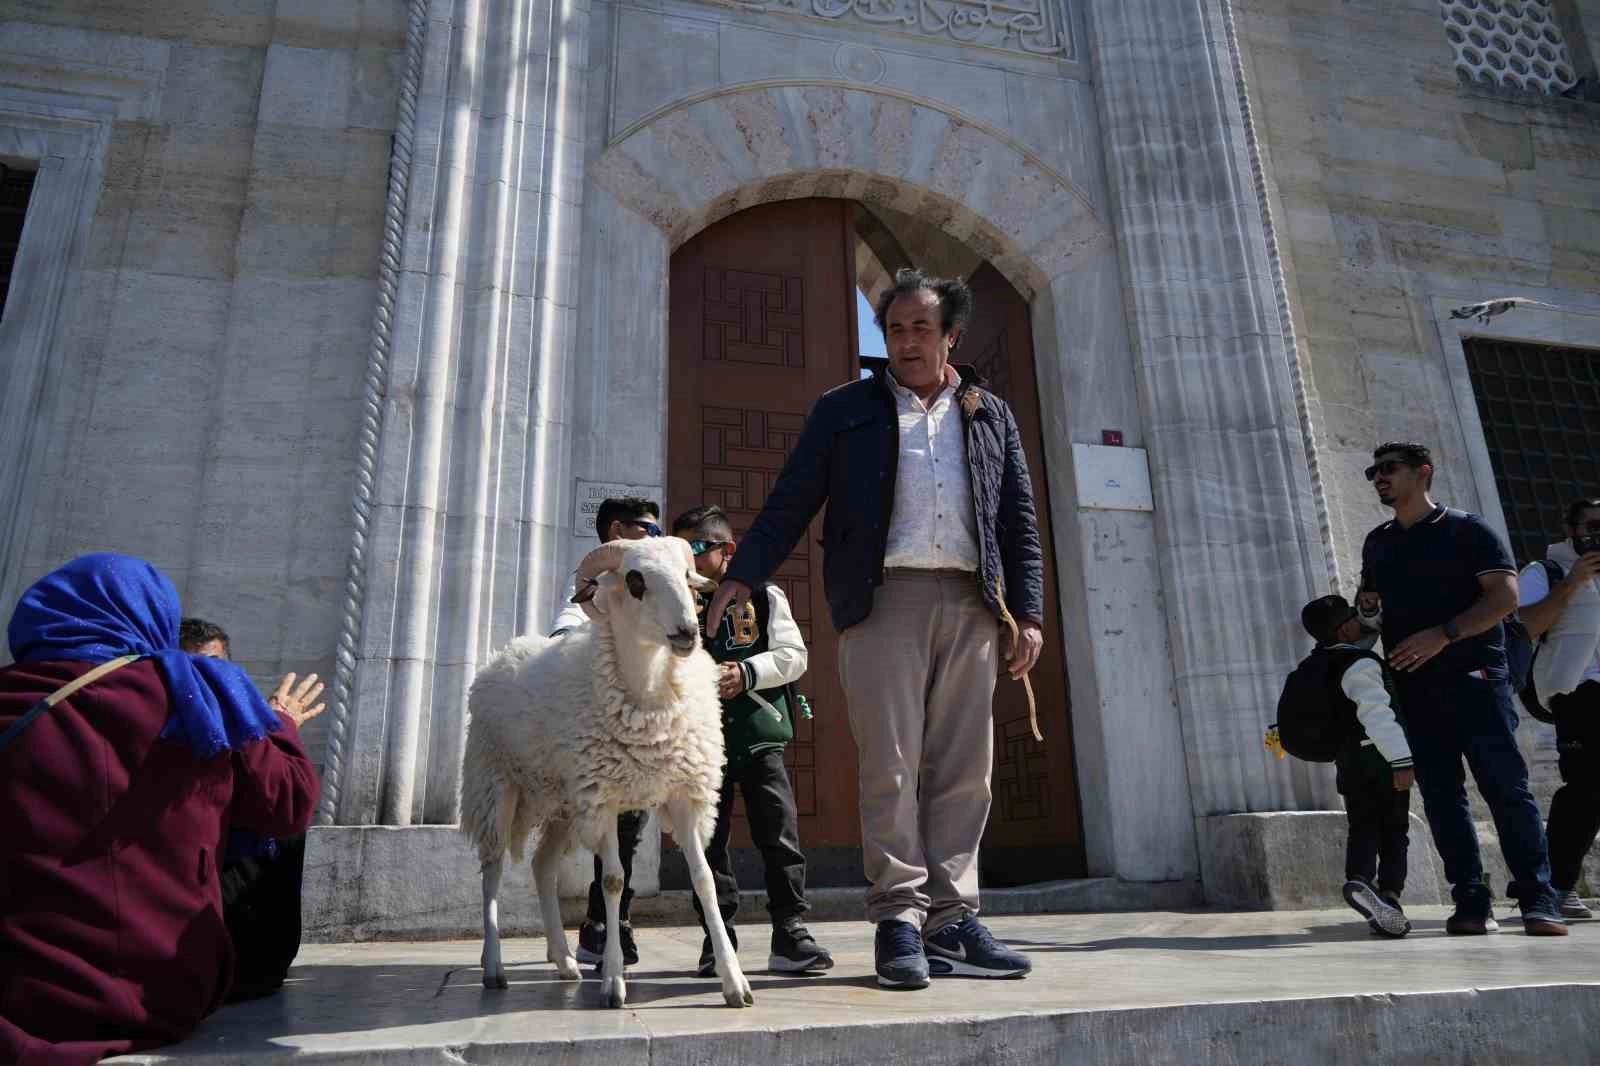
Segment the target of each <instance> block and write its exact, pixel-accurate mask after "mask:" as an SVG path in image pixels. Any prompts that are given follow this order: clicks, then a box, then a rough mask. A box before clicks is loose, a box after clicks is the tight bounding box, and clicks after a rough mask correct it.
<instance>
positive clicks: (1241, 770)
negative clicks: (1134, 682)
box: [1088, 0, 1338, 879]
mask: <svg viewBox="0 0 1600 1066" xmlns="http://www.w3.org/2000/svg"><path fill="white" fill-rule="evenodd" d="M1088 12H1089V17H1090V23H1091V32H1090V40H1091V49H1092V51H1093V59H1094V64H1095V68H1096V72H1097V88H1098V92H1099V96H1100V109H1101V124H1102V128H1103V130H1104V136H1105V140H1106V161H1107V163H1106V165H1107V170H1108V172H1109V178H1110V185H1111V188H1112V190H1113V200H1114V217H1115V219H1116V224H1117V240H1118V244H1119V247H1120V250H1121V254H1122V270H1123V279H1124V291H1125V293H1126V299H1127V314H1128V322H1129V332H1130V336H1131V340H1132V346H1131V347H1132V351H1133V354H1134V359H1135V371H1136V375H1137V380H1138V389H1139V394H1140V403H1141V406H1142V409H1143V415H1144V424H1145V433H1146V440H1147V442H1148V445H1149V449H1150V458H1151V473H1152V480H1153V488H1154V493H1155V500H1156V516H1157V523H1158V524H1157V545H1158V555H1159V558H1160V563H1161V575H1162V588H1163V593H1164V600H1165V603H1166V606H1167V609H1168V616H1169V619H1170V621H1169V632H1170V637H1171V646H1172V653H1173V663H1174V669H1175V678H1176V687H1177V693H1178V705H1179V711H1180V715H1181V718H1182V724H1183V735H1184V744H1185V746H1186V749H1187V752H1186V754H1187V759H1188V764H1189V783H1190V795H1191V797H1192V801H1193V809H1194V814H1195V815H1196V816H1197V817H1199V818H1202V819H1204V818H1205V817H1206V816H1210V815H1225V814H1231V813H1237V812H1245V811H1272V810H1290V809H1304V808H1315V807H1329V806H1335V805H1336V804H1337V799H1336V797H1335V795H1334V791H1333V788H1332V781H1331V774H1328V773H1326V772H1325V771H1324V770H1322V769H1320V768H1315V767H1309V766H1308V765H1307V764H1304V763H1299V762H1296V761H1293V760H1289V761H1285V762H1279V761H1277V760H1276V759H1274V758H1272V757H1271V756H1269V755H1268V753H1267V752H1266V751H1265V750H1264V749H1263V747H1262V734H1263V732H1264V731H1265V729H1266V727H1267V725H1268V724H1269V723H1270V722H1271V721H1272V720H1273V718H1274V714H1275V705H1276V699H1277V695H1278V692H1279V690H1280V688H1281V685H1282V679H1283V677H1284V675H1285V674H1286V673H1287V672H1288V671H1289V670H1290V669H1291V668H1292V666H1293V664H1294V663H1295V662H1296V661H1297V660H1298V659H1299V657H1300V656H1301V655H1302V654H1304V652H1305V650H1306V648H1307V646H1308V645H1309V639H1308V638H1307V637H1306V636H1305V635H1304V634H1303V633H1302V632H1301V630H1300V626H1299V608H1300V606H1301V605H1302V604H1303V603H1304V602H1305V601H1306V600H1308V599H1310V598H1311V597H1313V596H1315V595H1318V594H1321V593H1325V592H1327V591H1329V589H1330V587H1331V586H1333V585H1334V584H1335V583H1336V582H1337V580H1338V575H1337V573H1336V571H1335V569H1334V564H1333V557H1332V553H1331V551H1330V544H1329V541H1330V536H1329V533H1328V529H1327V519H1326V514H1327V508H1326V505H1325V503H1323V501H1322V493H1321V484H1320V481H1319V480H1318V477H1317V466H1316V447H1315V440H1314V438H1313V437H1312V435H1311V426H1310V422H1309V418H1308V416H1307V414H1306V408H1305V403H1304V395H1303V389H1302V387H1301V384H1300V378H1299V367H1298V363H1297V353H1296V350H1295V343H1294V336H1293V332H1292V324H1291V322H1290V318H1289V314H1288V310H1287V303H1286V301H1285V299H1284V288H1283V278H1282V272H1281V267H1280V264H1279V262H1278V258H1277V252H1276V247H1275V242H1274V240H1273V236H1272V228H1271V216H1270V214H1269V205H1268V201H1267V198H1266V196H1265V189H1264V187H1263V186H1262V184H1261V182H1262V176H1261V168H1260V159H1259V156H1258V155H1257V152H1256V145H1255V142H1254V135H1253V131H1252V129H1251V126H1250V117H1249V110H1248V94H1247V87H1246V86H1245V85H1244V83H1243V76H1242V72H1241V68H1240V66H1239V64H1238V61H1237V54H1236V45H1235V42H1234V39H1233V28H1232V14H1231V10H1230V7H1229V4H1228V2H1227V0H1090V2H1089V3H1088ZM1202 825H1203V823H1202ZM1203 836H1204V833H1202V837H1203ZM1208 879H1209V878H1208Z"/></svg>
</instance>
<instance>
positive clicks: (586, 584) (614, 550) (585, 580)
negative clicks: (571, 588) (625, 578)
mask: <svg viewBox="0 0 1600 1066" xmlns="http://www.w3.org/2000/svg"><path fill="white" fill-rule="evenodd" d="M621 566H622V545H620V544H615V543H612V544H602V545H600V547H598V548H596V549H595V550H594V551H592V552H590V553H589V554H588V555H585V556H584V557H583V562H581V563H579V564H578V574H577V586H578V587H577V591H576V592H574V593H573V596H572V602H573V603H588V602H589V601H590V600H592V599H594V594H595V589H596V585H595V579H596V578H598V577H599V576H600V575H601V574H607V573H610V572H612V571H613V570H616V569H618V568H620V567H621Z"/></svg>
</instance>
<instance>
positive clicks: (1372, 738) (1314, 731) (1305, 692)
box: [1275, 596, 1415, 937]
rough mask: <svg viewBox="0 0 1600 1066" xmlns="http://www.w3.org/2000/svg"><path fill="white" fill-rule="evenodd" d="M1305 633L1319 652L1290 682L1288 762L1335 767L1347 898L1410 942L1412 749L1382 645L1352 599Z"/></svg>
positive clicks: (1285, 725) (1325, 611)
mask: <svg viewBox="0 0 1600 1066" xmlns="http://www.w3.org/2000/svg"><path fill="white" fill-rule="evenodd" d="M1300 624H1301V625H1303V626H1304V627H1305V629H1306V632H1307V633H1309V634H1311V636H1312V637H1313V638H1314V639H1315V640H1316V642H1317V646H1316V648H1314V649H1313V650H1312V652H1311V654H1310V655H1309V656H1307V658H1306V659H1305V661H1303V662H1302V663H1301V664H1300V665H1299V666H1297V667H1296V668H1295V670H1294V673H1292V674H1290V675H1289V680H1288V683H1287V684H1286V685H1285V686H1284V691H1283V697H1282V699H1281V700H1280V701H1279V704H1278V724H1277V726H1276V727H1275V728H1276V729H1277V731H1278V739H1279V742H1280V744H1281V746H1282V747H1283V749H1284V750H1286V751H1287V752H1288V753H1289V754H1291V755H1294V756H1296V757H1297V758H1302V759H1307V760H1308V761H1314V762H1329V761H1331V762H1333V763H1334V765H1335V767H1336V769H1337V773H1338V778H1337V780H1338V787H1339V793H1340V795H1342V796H1344V803H1345V816H1346V818H1347V819H1348V820H1349V826H1350V828H1349V836H1348V838H1347V839H1346V843H1345V885H1344V898H1345V901H1346V902H1347V903H1349V904H1350V906H1351V907H1352V908H1353V909H1354V910H1355V911H1356V913H1358V914H1360V915H1361V916H1362V917H1363V918H1365V919H1366V920H1367V924H1368V925H1369V926H1370V927H1371V928H1372V931H1373V932H1374V933H1376V934H1378V935H1379V936H1386V937H1403V936H1405V935H1406V934H1407V933H1409V932H1410V931H1411V922H1410V921H1409V920H1408V919H1407V918H1406V915H1405V911H1404V910H1403V909H1402V908H1401V906H1400V893H1401V892H1402V891H1403V890H1404V888H1405V881H1406V853H1407V849H1408V845H1409V837H1408V834H1409V831H1410V828H1411V825H1410V823H1411V791H1410V789H1411V786H1412V784H1413V783H1414V782H1415V775H1414V773H1413V771H1412V768H1411V748H1410V746H1409V745H1408V744H1407V743H1406V735H1405V732H1404V731H1403V730H1402V729H1401V727H1400V722H1399V720H1398V718H1397V717H1396V715H1395V709H1394V704H1393V701H1392V699H1391V696H1390V693H1389V686H1388V683H1387V682H1388V676H1387V674H1388V668H1387V667H1386V666H1385V664H1384V662H1383V659H1382V658H1381V657H1379V656H1378V654H1377V653H1376V652H1373V651H1372V650H1371V647H1372V645H1373V644H1374V643H1375V642H1376V639H1377V636H1376V633H1375V632H1374V631H1371V630H1367V629H1366V628H1364V627H1363V625H1362V620H1361V615H1360V613H1359V612H1358V611H1357V610H1356V609H1355V608H1353V607H1352V606H1351V605H1350V604H1349V603H1348V602H1347V601H1346V600H1345V598H1344V597H1343V596H1322V597H1319V598H1318V599H1315V600H1312V601H1311V602H1310V603H1308V604H1306V605H1305V607H1304V608H1303V609H1302V610H1301V612H1300Z"/></svg>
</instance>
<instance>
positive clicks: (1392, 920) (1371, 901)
mask: <svg viewBox="0 0 1600 1066" xmlns="http://www.w3.org/2000/svg"><path fill="white" fill-rule="evenodd" d="M1344 901H1345V902H1346V903H1348V904H1350V909H1351V910H1353V911H1355V912H1356V913H1357V914H1359V915H1361V917H1363V918H1365V919H1366V920H1367V925H1368V926H1370V927H1371V929H1372V931H1373V932H1374V933H1377V934H1378V935H1379V936H1387V937H1392V938H1394V939H1399V938H1400V937H1403V936H1405V935H1406V934H1407V933H1409V932H1411V920H1410V919H1409V918H1407V917H1406V915H1405V912H1404V911H1402V910H1401V909H1400V908H1399V907H1396V906H1394V905H1392V904H1390V903H1389V901H1388V900H1386V899H1384V898H1383V897H1382V896H1380V895H1378V893H1377V892H1375V891H1373V889H1372V886H1371V885H1369V884H1367V883H1366V882H1365V881H1346V882H1345V883H1344Z"/></svg>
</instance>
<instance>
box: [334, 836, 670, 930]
mask: <svg viewBox="0 0 1600 1066" xmlns="http://www.w3.org/2000/svg"><path fill="white" fill-rule="evenodd" d="M660 855H661V847H660V831H659V829H657V828H656V820H655V819H654V818H652V819H651V820H650V822H649V823H648V824H647V825H646V827H645V835H644V837H643V838H642V839H641V841H640V846H639V851H638V853H637V854H636V855H635V856H634V866H633V874H634V885H635V887H636V889H637V890H638V891H640V892H642V893H654V892H655V891H656V889H657V885H658V881H659V870H660ZM530 857H531V852H530V854H529V855H525V856H524V857H523V859H524V861H522V862H520V863H509V864H508V865H507V867H506V872H505V876H504V878H503V879H502V881H501V888H500V928H501V931H502V933H503V934H504V935H506V936H532V935H534V934H536V933H541V932H543V931H544V925H543V923H542V922H541V921H540V919H539V913H538V910H539V905H538V899H537V897H536V896H535V895H534V891H533V877H532V871H531V870H530V868H529V864H528V859H529V858H530ZM591 862H592V859H591V857H590V855H589V853H588V852H587V851H578V852H575V853H574V854H572V855H570V856H568V858H567V860H566V862H565V863H564V864H563V866H562V868H561V880H560V887H561V894H562V896H563V897H568V898H576V897H578V896H580V895H582V894H583V893H585V892H587V891H588V886H589V879H590V877H591V876H592V867H591V865H590V864H591ZM480 884H481V882H480V881H479V877H478V858H477V856H476V855H475V854H474V853H473V851H472V848H471V846H470V845H469V844H468V842H467V839H466V837H464V836H462V835H461V832H460V831H459V830H458V829H457V828H456V827H455V826H450V825H416V826H404V827H398V826H380V825H366V826H327V827H318V828H316V829H313V830H311V832H310V833H308V834H307V836H306V872H305V888H304V892H303V899H304V903H303V904H302V910H303V913H302V923H303V925H304V928H305V939H306V940H307V941H308V942H313V943H315V942H330V941H331V942H342V941H360V940H442V939H448V938H451V937H475V936H480V935H482V932H483V902H482V891H481V889H480Z"/></svg>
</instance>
